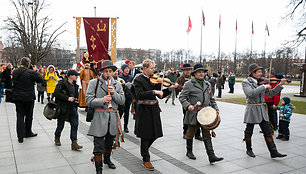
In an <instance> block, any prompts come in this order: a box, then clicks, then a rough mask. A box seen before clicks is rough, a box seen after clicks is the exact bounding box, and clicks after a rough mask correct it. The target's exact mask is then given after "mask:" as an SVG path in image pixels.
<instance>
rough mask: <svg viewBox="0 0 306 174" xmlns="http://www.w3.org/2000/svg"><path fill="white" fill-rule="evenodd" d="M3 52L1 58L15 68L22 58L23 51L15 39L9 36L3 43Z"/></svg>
mask: <svg viewBox="0 0 306 174" xmlns="http://www.w3.org/2000/svg"><path fill="white" fill-rule="evenodd" d="M4 46H5V48H4V52H3V56H4V57H5V59H6V60H8V61H9V62H10V63H12V65H13V66H17V65H18V64H19V62H20V60H21V58H22V56H23V53H24V51H23V49H22V47H21V46H20V44H19V42H18V40H17V38H15V37H14V36H11V35H10V36H9V37H8V38H7V39H6V40H5V42H4Z"/></svg>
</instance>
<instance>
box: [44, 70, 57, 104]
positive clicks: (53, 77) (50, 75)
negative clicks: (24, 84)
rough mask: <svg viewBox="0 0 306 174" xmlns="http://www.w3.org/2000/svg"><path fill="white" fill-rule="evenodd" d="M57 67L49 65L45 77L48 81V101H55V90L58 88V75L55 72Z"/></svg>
mask: <svg viewBox="0 0 306 174" xmlns="http://www.w3.org/2000/svg"><path fill="white" fill-rule="evenodd" d="M54 70H55V67H54V66H53V65H49V66H48V68H47V73H46V75H45V80H46V81H47V88H46V90H47V96H48V101H51V100H53V98H54V96H53V93H54V89H55V87H56V81H57V80H58V76H57V73H56V72H54Z"/></svg>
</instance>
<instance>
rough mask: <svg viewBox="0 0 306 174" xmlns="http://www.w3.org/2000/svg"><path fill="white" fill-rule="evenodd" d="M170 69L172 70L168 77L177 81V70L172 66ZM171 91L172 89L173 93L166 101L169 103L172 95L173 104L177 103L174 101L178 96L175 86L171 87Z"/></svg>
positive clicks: (172, 80)
mask: <svg viewBox="0 0 306 174" xmlns="http://www.w3.org/2000/svg"><path fill="white" fill-rule="evenodd" d="M170 70H171V72H170V73H169V74H168V75H167V78H169V79H170V81H171V82H173V83H176V80H177V75H176V72H175V70H174V68H170ZM170 91H171V94H170V95H169V96H168V97H167V99H166V101H165V103H167V102H168V100H169V98H170V97H171V98H172V105H175V103H174V100H175V97H176V94H175V88H170Z"/></svg>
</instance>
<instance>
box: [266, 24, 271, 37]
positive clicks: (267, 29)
mask: <svg viewBox="0 0 306 174" xmlns="http://www.w3.org/2000/svg"><path fill="white" fill-rule="evenodd" d="M265 30H266V31H267V33H268V36H270V32H269V28H268V24H266V29H265Z"/></svg>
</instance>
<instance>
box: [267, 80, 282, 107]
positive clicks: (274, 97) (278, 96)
mask: <svg viewBox="0 0 306 174" xmlns="http://www.w3.org/2000/svg"><path fill="white" fill-rule="evenodd" d="M267 78H269V77H267ZM271 78H275V75H272V76H271ZM278 84H279V82H277V83H276V84H270V85H271V87H272V89H273V88H275V86H277V85H278ZM279 98H280V93H277V94H276V95H275V96H273V97H269V96H267V95H265V102H273V103H274V105H275V106H277V105H278V103H279Z"/></svg>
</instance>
